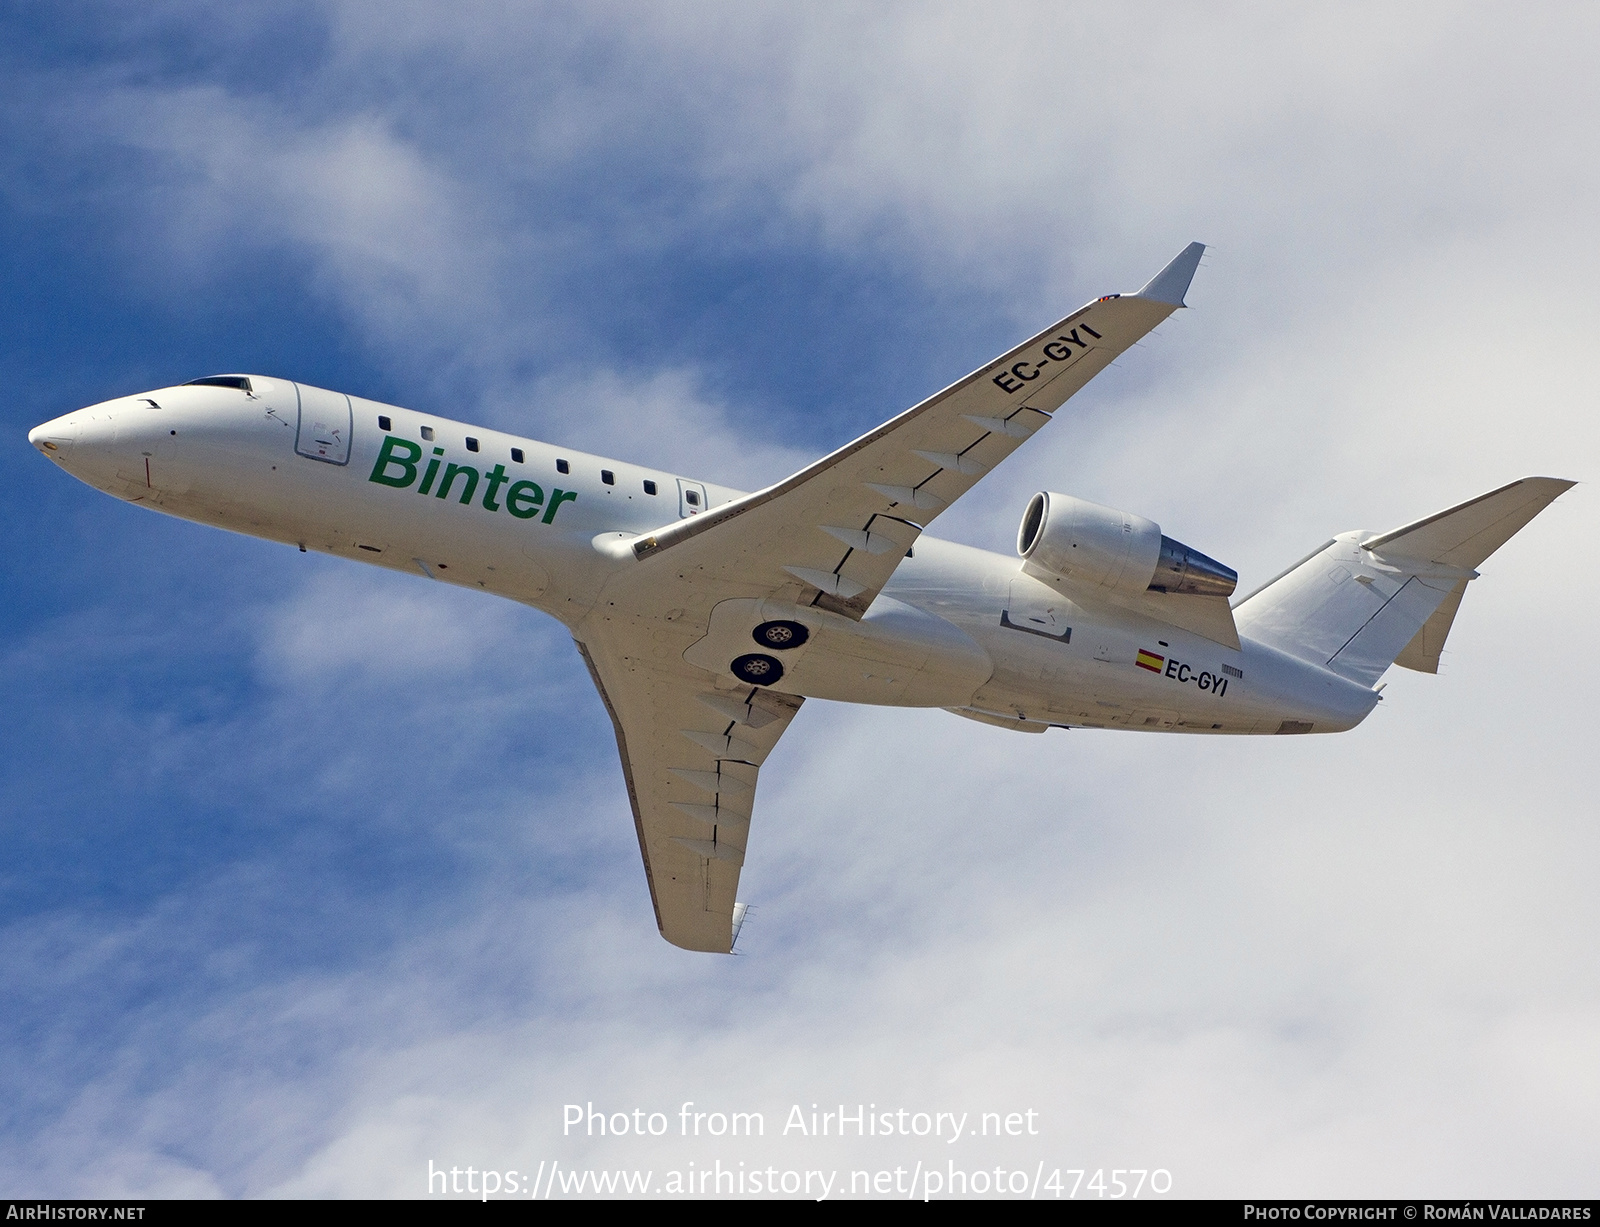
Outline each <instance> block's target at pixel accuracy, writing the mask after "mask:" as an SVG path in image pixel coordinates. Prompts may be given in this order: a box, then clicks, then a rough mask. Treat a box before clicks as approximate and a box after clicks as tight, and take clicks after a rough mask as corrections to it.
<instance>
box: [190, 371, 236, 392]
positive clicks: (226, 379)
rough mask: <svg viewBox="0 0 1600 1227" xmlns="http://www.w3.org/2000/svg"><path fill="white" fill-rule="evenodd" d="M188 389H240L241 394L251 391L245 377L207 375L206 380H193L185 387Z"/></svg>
mask: <svg viewBox="0 0 1600 1227" xmlns="http://www.w3.org/2000/svg"><path fill="white" fill-rule="evenodd" d="M183 386H184V387H186V388H238V389H239V391H241V392H248V391H249V390H250V380H249V377H248V376H245V375H207V376H206V377H205V378H204V379H191V380H190V381H189V382H188V383H186V384H184V385H183Z"/></svg>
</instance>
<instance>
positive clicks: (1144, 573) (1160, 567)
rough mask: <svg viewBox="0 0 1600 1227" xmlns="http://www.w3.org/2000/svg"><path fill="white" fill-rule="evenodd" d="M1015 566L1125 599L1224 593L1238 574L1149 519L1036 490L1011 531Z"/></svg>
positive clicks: (1234, 583)
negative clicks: (1149, 594) (1014, 534)
mask: <svg viewBox="0 0 1600 1227" xmlns="http://www.w3.org/2000/svg"><path fill="white" fill-rule="evenodd" d="M1017 553H1019V554H1021V555H1022V557H1023V558H1024V559H1025V560H1026V561H1025V562H1024V564H1023V570H1025V571H1027V572H1028V573H1029V574H1031V575H1036V576H1038V577H1039V578H1041V579H1046V580H1064V581H1066V582H1067V583H1071V584H1082V585H1084V586H1086V587H1091V588H1106V589H1109V590H1110V591H1112V592H1117V593H1121V594H1123V595H1125V596H1137V595H1139V594H1140V593H1144V592H1165V593H1172V594H1180V595H1184V596H1221V597H1226V596H1231V595H1232V594H1233V591H1234V589H1235V588H1237V587H1238V585H1239V574H1238V572H1236V571H1234V570H1233V568H1231V567H1225V566H1223V565H1222V564H1221V563H1220V562H1218V561H1217V560H1216V559H1214V558H1209V557H1207V556H1206V555H1205V554H1202V553H1201V552H1200V551H1199V550H1196V549H1191V548H1190V547H1189V546H1187V545H1184V544H1183V542H1181V541H1174V540H1173V539H1172V538H1171V537H1164V536H1162V534H1161V526H1160V525H1159V524H1157V523H1156V522H1155V521H1154V520H1147V519H1145V518H1144V517H1143V516H1136V515H1133V514H1131V513H1129V512H1126V511H1116V510H1114V509H1113V508H1110V507H1102V506H1100V505H1099V504H1098V503H1090V502H1085V501H1084V500H1083V499H1081V498H1073V497H1072V496H1071V495H1068V494H1053V493H1050V492H1048V491H1042V492H1040V493H1038V494H1035V495H1034V496H1033V498H1032V499H1030V500H1029V501H1028V507H1027V510H1026V511H1024V512H1023V513H1022V525H1021V527H1020V528H1019V529H1018V530H1017Z"/></svg>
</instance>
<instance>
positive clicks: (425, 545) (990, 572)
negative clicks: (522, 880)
mask: <svg viewBox="0 0 1600 1227" xmlns="http://www.w3.org/2000/svg"><path fill="white" fill-rule="evenodd" d="M230 378H231V379H233V381H234V383H236V384H237V385H238V386H219V385H200V386H196V385H184V386H181V387H173V388H162V389H157V390H155V391H152V392H148V393H143V394H141V395H138V396H129V397H122V398H119V399H116V400H111V401H106V402H104V403H102V404H98V405H92V406H89V407H88V408H85V409H81V410H78V411H77V412H74V413H70V414H67V415H65V416H63V417H61V418H57V419H55V420H54V421H51V422H47V423H45V424H44V425H42V426H39V427H37V428H35V429H34V430H33V431H32V432H30V434H29V439H30V441H31V442H33V444H34V445H35V446H36V447H38V448H39V449H40V450H41V451H42V452H43V453H44V454H45V455H47V456H49V457H50V458H51V459H52V460H54V461H55V462H56V463H57V464H59V465H60V466H61V467H63V468H65V469H67V470H68V471H69V472H71V473H72V474H73V475H74V476H76V477H78V478H80V479H81V480H83V481H84V482H86V483H88V484H89V485H92V486H94V487H96V488H98V489H100V490H103V491H105V492H106V493H108V494H112V495H114V496H116V497H117V498H120V499H123V500H125V501H128V502H135V503H139V504H140V505H142V506H146V507H149V508H152V509H154V510H158V511H162V512H166V513H167V514H170V515H175V516H180V517H182V518H185V519H189V520H195V521H199V522H201V523H205V524H210V525H214V526H216V527H218V528H225V529H230V530H232V531H235V532H240V533H246V534H249V535H251V536H256V537H262V538H266V539H268V540H272V541H278V542H283V543H285V544H289V545H295V546H298V547H300V548H301V549H304V550H315V551H317V552H320V553H327V554H336V555H338V556H340V557H345V558H350V559H354V560H356V561H359V562H365V563H369V564H371V565H375V566H383V567H389V568H391V569H395V570H400V571H406V572H409V573H412V574H415V575H418V576H419V577H426V578H430V579H433V580H435V581H437V582H441V583H450V584H456V585H459V586H462V587H468V588H477V589H480V590H482V591H485V592H491V593H494V594H496V595H499V596H503V597H508V598H510V599H512V600H516V601H520V602H522V603H524V604H527V605H531V606H533V607H535V608H538V609H540V610H543V611H544V612H546V613H548V614H550V615H552V616H553V617H555V618H558V619H560V620H561V621H562V622H563V623H565V624H566V625H567V626H568V627H569V628H571V629H572V630H573V632H574V634H575V636H577V637H580V638H581V635H582V626H583V623H584V619H585V618H587V617H588V616H590V614H591V612H592V611H593V610H594V609H595V608H596V605H597V603H598V602H600V601H601V600H602V599H603V596H604V593H605V590H606V586H607V583H608V581H609V580H611V579H612V577H613V576H615V575H616V574H617V573H618V571H619V569H620V568H623V567H627V566H633V565H636V564H635V563H634V561H633V559H632V556H631V554H629V553H628V552H627V551H619V550H617V549H615V548H614V546H615V544H616V543H617V542H618V541H626V540H628V539H630V538H632V537H633V536H636V535H641V534H646V533H649V532H651V531H652V530H655V529H659V528H660V527H661V526H663V525H665V524H668V523H672V522H675V521H677V520H679V519H681V518H684V517H688V516H692V515H698V514H701V513H703V512H704V511H706V510H709V509H711V508H714V507H717V506H720V505H722V504H724V503H726V502H729V501H731V500H733V499H736V498H738V497H740V496H741V494H742V493H743V492H742V491H739V490H734V489H731V488H728V487H723V486H718V485H715V484H713V483H709V482H704V481H700V480H698V479H695V478H689V477H683V476H680V475H678V474H674V473H668V472H665V471H662V470H658V469H651V468H647V467H643V466H640V465H637V464H630V463H627V462H625V461H619V460H609V459H606V458H604V457H600V456H593V455H589V454H586V453H583V452H577V451H574V450H572V449H570V448H560V447H555V446H552V445H550V444H547V443H541V442H538V441H536V440H532V439H524V438H519V437H516V436H513V435H508V434H504V433H502V432H499V431H494V430H488V429H485V428H482V427H476V426H470V425H467V424H464V423H462V422H458V421H453V420H450V419H448V418H443V417H438V416H436V415H432V414H426V413H419V412H415V411H412V410H408V409H402V408H399V407H397V406H393V405H384V404H380V403H377V402H374V401H369V400H364V399H362V398H360V397H355V396H351V397H346V396H344V395H343V394H340V393H332V392H328V391H325V390H322V389H317V388H312V387H309V386H307V385H297V384H294V383H291V382H289V381H286V380H280V379H272V378H267V377H263V376H248V377H243V376H241V377H230ZM818 616H819V617H820V616H822V615H821V614H819V615H818ZM832 617H833V618H838V615H832ZM715 624H716V619H715V617H713V618H712V632H711V633H710V634H708V636H707V641H708V642H709V641H711V640H713V639H714V637H715ZM823 630H824V633H822V634H820V635H818V636H817V641H816V642H815V643H814V644H813V645H812V646H811V647H810V648H809V649H808V651H809V655H808V656H807V657H806V660H805V661H804V662H801V664H802V667H799V668H796V669H794V670H792V671H791V674H790V675H789V676H787V677H786V678H785V679H784V681H783V682H781V683H780V684H779V688H781V689H786V690H790V691H792V692H793V693H797V694H805V695H808V696H811V697H818V698H831V699H838V700H842V701H847V702H859V703H875V704H884V705H903V706H929V707H945V708H950V709H953V710H957V711H959V712H960V714H963V715H968V716H972V717H973V718H976V719H980V720H987V721H989V722H992V723H998V724H1002V725H1005V726H1008V727H1017V728H1024V729H1027V730H1028V731H1039V730H1042V729H1043V728H1045V727H1048V726H1051V725H1061V726H1077V727H1094V728H1122V729H1137V730H1141V731H1151V732H1189V733H1233V734H1239V733H1278V732H1285V731H1289V732H1294V731H1316V732H1335V731H1339V730H1341V729H1347V728H1350V727H1352V726H1354V725H1355V724H1357V723H1359V722H1360V721H1361V720H1362V719H1363V718H1364V717H1365V716H1366V715H1367V713H1368V712H1370V711H1371V710H1372V708H1373V707H1374V706H1375V704H1376V703H1377V695H1376V694H1375V692H1374V691H1372V690H1370V689H1368V688H1367V687H1364V686H1360V685H1357V684H1355V683H1353V682H1351V681H1348V680H1347V679H1345V678H1342V677H1339V676H1338V675H1336V674H1334V673H1332V672H1330V671H1328V670H1326V669H1321V668H1318V667H1316V666H1315V665H1312V664H1309V663H1307V662H1305V661H1302V660H1299V659H1296V658H1294V657H1291V656H1288V655H1285V654H1284V653H1282V652H1279V651H1277V650H1275V649H1273V648H1271V647H1269V646H1267V645H1265V644H1261V643H1257V642H1254V641H1252V640H1250V639H1248V638H1244V639H1242V640H1241V643H1240V647H1239V649H1237V650H1235V649H1232V648H1228V647H1225V646H1223V645H1222V644H1220V643H1217V642H1214V641H1212V640H1210V639H1206V638H1203V637H1201V636H1198V635H1195V634H1192V633H1190V632H1187V631H1184V630H1181V629H1179V628H1177V627H1175V626H1171V625H1168V624H1165V623H1162V622H1158V621H1155V620H1152V619H1149V618H1145V617H1142V616H1140V615H1139V614H1137V613H1134V612H1130V611H1128V610H1126V609H1121V608H1118V607H1117V606H1115V605H1111V604H1107V603H1104V602H1102V601H1100V600H1098V599H1097V597H1096V595H1095V594H1094V593H1092V592H1085V593H1083V594H1081V595H1079V594H1069V595H1064V594H1063V593H1062V592H1061V591H1059V590H1057V589H1056V588H1055V587H1053V586H1051V585H1048V584H1045V583H1042V582H1040V581H1039V580H1037V579H1034V578H1032V577H1030V576H1028V575H1026V574H1024V573H1023V571H1022V568H1021V563H1020V560H1019V559H1018V558H1017V557H1015V556H1007V555H1001V554H996V553H991V552H988V551H984V550H978V549H973V548H970V547H967V546H961V545H956V544H953V543H950V542H945V541H940V540H937V539H935V538H932V537H930V536H927V535H923V536H922V537H921V538H920V539H919V540H918V541H917V542H916V544H915V546H914V547H913V549H912V551H911V554H910V555H909V556H908V557H907V558H906V559H904V561H902V562H901V564H900V566H899V567H898V568H897V570H896V571H895V574H894V576H893V577H892V579H891V580H890V582H889V584H888V585H887V587H886V588H885V589H884V591H883V593H882V595H881V596H880V597H879V599H878V601H877V602H876V603H875V604H874V605H873V606H872V608H871V609H870V610H869V611H868V613H867V615H866V617H865V618H864V619H863V620H862V622H861V625H860V627H859V628H852V627H850V626H848V625H845V624H844V621H843V620H840V622H839V624H838V625H837V626H836V627H833V629H832V630H829V629H828V628H827V627H824V628H823ZM703 651H705V652H712V648H711V647H709V646H708V647H707V648H705V649H703ZM686 656H687V657H688V658H689V659H690V660H691V662H693V663H699V662H698V660H697V659H696V657H695V655H694V649H691V650H690V652H688V653H686ZM717 659H719V658H715V656H714V653H713V654H712V655H711V656H708V657H707V665H708V667H712V668H715V667H717V665H716V660H717Z"/></svg>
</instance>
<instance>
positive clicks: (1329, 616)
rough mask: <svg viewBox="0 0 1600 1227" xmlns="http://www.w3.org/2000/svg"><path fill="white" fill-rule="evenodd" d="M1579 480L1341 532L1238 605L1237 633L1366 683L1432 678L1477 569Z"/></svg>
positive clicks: (1528, 486) (1544, 480) (1521, 485)
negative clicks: (1406, 676)
mask: <svg viewBox="0 0 1600 1227" xmlns="http://www.w3.org/2000/svg"><path fill="white" fill-rule="evenodd" d="M1574 484H1575V483H1573V482H1570V481H1563V480H1562V479H1560V478H1556V477H1525V478H1523V479H1522V480H1521V481H1515V482H1512V483H1511V484H1510V485H1509V486H1502V487H1500V489H1498V490H1491V491H1490V492H1489V493H1488V494H1484V495H1480V496H1479V497H1477V498H1475V499H1471V500H1469V501H1468V502H1465V503H1461V504H1459V505H1458V506H1455V507H1451V508H1449V509H1447V510H1445V511H1441V512H1439V513H1438V514H1437V515H1431V516H1429V517H1427V519H1424V520H1418V521H1416V522H1415V523H1414V524H1407V525H1405V526H1404V527H1403V528H1397V529H1395V530H1394V531H1393V532H1387V533H1380V534H1377V535H1374V534H1372V533H1368V532H1348V533H1341V534H1340V535H1339V536H1337V537H1335V538H1334V539H1333V540H1332V541H1329V542H1328V543H1327V544H1326V545H1324V546H1322V547H1321V548H1320V549H1318V550H1317V551H1316V552H1315V553H1313V554H1312V555H1311V556H1310V557H1308V558H1306V559H1304V560H1303V561H1301V562H1298V563H1296V564H1295V565H1294V566H1293V567H1291V568H1289V570H1287V571H1285V572H1284V573H1283V574H1282V575H1280V576H1278V577H1277V578H1276V579H1274V580H1272V581H1271V582H1270V583H1268V584H1266V585H1264V586H1263V587H1261V588H1258V589H1257V590H1256V591H1255V592H1253V593H1251V594H1250V595H1249V596H1248V597H1246V598H1244V599H1243V600H1242V601H1240V602H1239V603H1238V605H1237V606H1235V608H1234V611H1233V612H1234V619H1235V621H1236V622H1237V624H1238V627H1239V633H1240V634H1241V635H1244V636H1246V637H1248V638H1250V639H1254V640H1256V641H1258V642H1260V643H1265V644H1268V645H1269V646H1271V647H1274V648H1277V649H1278V650H1280V651H1282V652H1287V653H1288V654H1289V655H1291V656H1295V657H1298V658H1299V659H1301V660H1305V661H1310V662H1312V663H1313V664H1317V665H1320V666H1322V667H1323V668H1325V669H1329V670H1331V671H1333V672H1334V673H1337V674H1339V675H1340V676H1341V677H1346V678H1349V679H1350V680H1351V681H1353V682H1359V683H1361V684H1362V685H1365V686H1372V685H1375V684H1376V683H1377V681H1378V679H1379V678H1380V677H1382V676H1383V673H1384V670H1386V669H1387V668H1388V667H1389V666H1390V665H1392V664H1394V665H1400V666H1402V667H1404V668H1407V669H1416V670H1418V671H1419V672H1422V673H1437V672H1438V670H1439V653H1440V651H1441V650H1442V649H1443V648H1444V641H1445V638H1446V636H1448V635H1449V634H1450V625H1451V623H1452V622H1454V621H1455V616H1456V610H1457V609H1459V608H1460V606H1461V597H1462V595H1463V594H1464V593H1465V592H1466V589H1467V584H1468V583H1470V582H1471V581H1472V580H1474V579H1476V578H1477V577H1478V572H1477V567H1478V566H1479V564H1481V563H1482V562H1483V560H1484V559H1486V558H1487V557H1489V555H1490V554H1492V553H1494V552H1495V551H1496V550H1497V549H1499V548H1500V547H1501V546H1502V545H1504V544H1505V543H1506V542H1507V541H1509V540H1510V539H1511V537H1512V535H1513V534H1515V533H1516V532H1517V531H1518V530H1519V529H1521V528H1522V527H1523V526H1524V525H1525V524H1527V523H1528V522H1529V521H1530V520H1532V519H1533V517H1534V516H1536V515H1538V514H1539V513H1540V512H1541V511H1543V510H1544V509H1545V508H1546V507H1548V506H1549V505H1550V504H1551V503H1552V502H1553V501H1554V500H1555V499H1556V497H1557V496H1558V495H1560V494H1562V493H1563V492H1564V491H1566V490H1568V489H1569V488H1571V487H1572V486H1573V485H1574Z"/></svg>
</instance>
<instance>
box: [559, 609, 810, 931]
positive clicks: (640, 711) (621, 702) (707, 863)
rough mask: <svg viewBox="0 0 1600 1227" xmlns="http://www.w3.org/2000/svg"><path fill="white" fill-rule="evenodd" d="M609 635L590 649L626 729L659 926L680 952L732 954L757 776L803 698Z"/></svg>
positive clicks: (617, 720)
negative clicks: (659, 655) (668, 658)
mask: <svg viewBox="0 0 1600 1227" xmlns="http://www.w3.org/2000/svg"><path fill="white" fill-rule="evenodd" d="M608 639H610V637H609V636H600V637H597V638H596V639H591V640H590V641H589V642H588V643H579V644H578V650H579V651H580V652H581V653H582V654H583V659H584V663H585V664H586V665H588V667H589V674H590V676H591V677H592V678H593V679H594V684H595V687H596V689H598V690H599V691H600V697H601V698H602V699H603V700H604V701H605V705H606V710H607V712H608V713H609V714H610V716H611V722H612V725H613V727H614V729H615V731H616V735H617V751H618V753H619V754H620V755H621V757H622V771H623V776H624V778H625V779H626V781H627V785H628V801H629V803H630V804H631V805H632V807H633V821H634V828H635V831H636V833H637V834H638V837H639V851H640V854H641V855H642V856H643V858H644V870H645V877H646V878H647V879H648V881H649V883H650V898H651V902H652V903H653V904H654V905H655V911H656V925H657V927H658V928H660V930H661V935H662V936H663V937H665V938H666V939H667V940H668V941H669V942H671V943H672V944H673V945H675V946H682V947H683V948H685V949H687V950H704V951H709V952H713V953H722V954H726V953H728V952H729V951H731V950H732V949H733V943H734V941H735V939H736V938H737V936H738V922H739V920H740V919H742V909H740V908H737V906H736V904H737V900H736V897H735V896H736V893H737V890H738V886H739V871H740V869H741V868H743V866H744V853H745V847H746V845H747V842H748V840H749V837H750V818H751V814H752V812H753V810H754V802H755V788H756V778H757V776H758V775H759V773H760V768H761V763H762V762H763V761H764V760H765V758H766V756H767V755H768V754H769V753H770V752H771V750H772V747H773V746H775V745H776V744H777V741H778V738H779V737H780V736H781V735H782V733H783V731H784V730H785V729H786V728H788V727H789V722H790V721H791V720H792V719H794V715H795V713H796V712H797V711H798V710H799V709H800V704H801V703H802V702H803V700H801V699H798V698H794V697H792V696H790V695H785V694H776V693H772V692H769V691H762V690H759V689H757V688H756V687H752V686H744V687H740V688H739V689H737V690H732V689H718V688H717V687H716V686H715V684H714V682H713V679H712V678H710V677H709V676H707V675H706V674H705V673H704V671H702V670H698V669H695V668H694V667H693V666H691V665H687V664H684V663H683V661H682V660H681V659H679V660H678V661H677V663H676V666H674V665H672V664H671V663H670V662H662V661H654V660H650V659H647V658H643V657H640V656H629V655H627V654H626V653H625V652H622V651H618V650H617V646H618V645H616V644H615V642H607V640H608Z"/></svg>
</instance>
